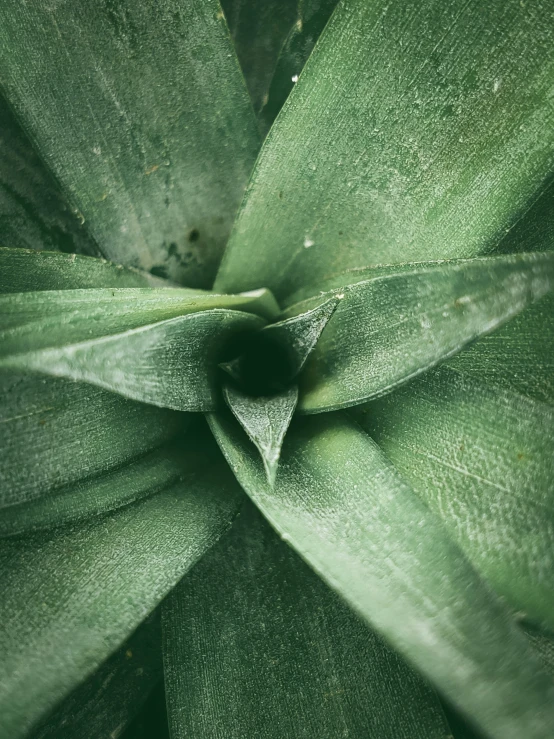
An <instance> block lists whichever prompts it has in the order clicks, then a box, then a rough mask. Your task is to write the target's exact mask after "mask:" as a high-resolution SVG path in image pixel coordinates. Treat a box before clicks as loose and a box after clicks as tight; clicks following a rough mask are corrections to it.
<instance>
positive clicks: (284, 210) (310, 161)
mask: <svg viewBox="0 0 554 739" xmlns="http://www.w3.org/2000/svg"><path fill="white" fill-rule="evenodd" d="M553 42H554V11H553V8H552V4H551V2H550V0H536V1H535V2H533V3H525V2H523V3H522V2H520V0H491V1H490V2H488V3H486V4H483V3H481V2H479V1H478V0H469V1H468V2H466V3H464V4H463V5H460V3H459V2H458V0H442V2H437V1H436V0H408V2H406V0H393V1H392V2H390V0H375V1H374V2H369V3H368V2H367V0H344V1H343V2H341V3H340V4H339V5H338V6H337V8H336V10H335V12H334V14H333V16H332V17H331V20H330V22H329V24H328V25H327V27H326V29H325V31H324V33H323V34H322V36H321V38H320V40H319V42H318V43H317V45H316V47H315V49H314V51H313V53H312V55H311V56H310V59H309V60H308V62H307V64H306V66H305V68H304V71H303V73H302V75H301V78H300V80H299V82H298V84H297V85H296V86H295V89H294V90H293V92H292V93H291V96H290V98H289V100H288V102H287V106H286V109H285V110H283V111H282V114H281V115H280V116H279V118H278V120H277V121H276V123H275V126H274V127H273V129H272V131H271V135H270V136H269V137H268V139H267V141H266V144H265V146H264V148H263V150H262V153H261V155H260V158H259V160H258V163H257V165H256V169H255V171H254V175H253V179H252V180H251V183H250V186H249V189H248V192H247V196H246V199H245V201H244V203H243V205H242V208H241V212H240V215H239V218H238V221H237V223H236V226H235V228H234V230H233V236H232V238H231V241H230V244H229V248H228V250H227V252H226V255H225V260H224V262H223V264H222V268H221V271H220V273H219V275H218V279H217V282H216V285H217V289H218V290H230V291H234V292H236V291H239V290H245V289H248V288H252V287H259V286H261V285H263V286H265V287H268V288H270V289H271V290H273V292H274V293H275V295H276V297H277V299H278V300H281V299H282V298H284V297H285V296H287V295H288V294H290V293H292V292H294V291H296V290H297V289H299V288H300V287H302V286H304V285H306V284H308V283H312V284H317V283H318V281H319V280H320V279H321V278H324V277H326V276H327V275H329V274H333V273H335V272H339V271H341V270H344V269H348V268H351V267H358V266H362V265H370V264H387V263H392V262H399V261H402V262H406V261H418V260H431V259H441V258H451V257H456V258H458V257H470V256H474V255H477V254H480V253H481V254H482V253H485V252H487V251H490V250H492V249H493V248H494V247H495V245H496V244H497V243H498V242H499V241H500V240H501V238H502V236H503V235H505V232H506V229H509V228H510V227H511V226H513V225H514V224H515V223H516V222H517V220H518V219H519V218H520V216H521V215H522V213H523V212H525V211H526V210H527V208H528V207H529V206H530V205H531V204H532V203H533V202H534V201H535V199H536V197H537V196H538V194H539V193H540V192H541V191H542V189H543V186H544V184H545V180H546V178H547V177H549V176H550V174H551V172H552V169H553V166H554V147H553V141H554V109H553V107H552V105H551V96H552V90H553V84H554V83H553V81H554V54H553V53H552V48H553Z"/></svg>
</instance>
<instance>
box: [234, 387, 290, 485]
mask: <svg viewBox="0 0 554 739" xmlns="http://www.w3.org/2000/svg"><path fill="white" fill-rule="evenodd" d="M223 397H224V398H225V402H226V403H227V405H228V406H229V408H230V409H231V411H232V413H233V415H234V417H235V418H236V419H237V421H238V422H239V423H240V425H241V426H242V427H243V429H244V430H245V431H246V433H247V434H248V438H249V439H250V441H251V442H252V443H253V444H254V445H255V446H256V448H257V450H258V451H259V452H260V454H261V457H262V460H263V463H264V468H265V472H266V475H267V479H268V482H269V484H270V485H273V483H274V482H275V475H276V474H277V465H278V464H279V455H280V454H281V446H282V444H283V439H284V438H285V434H286V433H287V429H288V427H289V424H290V422H291V419H292V415H293V413H294V409H295V408H296V404H297V402H298V388H297V387H296V385H293V386H292V387H289V388H288V389H287V390H282V391H281V392H280V393H277V394H276V395H271V396H263V395H262V396H258V397H252V396H250V395H246V394H245V393H243V392H242V391H241V390H239V389H238V388H236V387H233V386H232V385H230V384H225V385H224V387H223Z"/></svg>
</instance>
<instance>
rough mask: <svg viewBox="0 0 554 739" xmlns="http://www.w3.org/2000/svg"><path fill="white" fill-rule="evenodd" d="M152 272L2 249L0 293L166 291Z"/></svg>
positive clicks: (101, 261)
mask: <svg viewBox="0 0 554 739" xmlns="http://www.w3.org/2000/svg"><path fill="white" fill-rule="evenodd" d="M170 284H171V283H168V282H167V281H166V280H162V279H160V278H159V277H154V276H153V275H150V274H148V272H141V271H140V270H138V269H132V268H129V267H122V266H121V265H116V264H112V263H111V262H107V261H106V260H105V259H94V258H92V257H84V256H80V255H78V254H59V253H57V252H52V251H29V250H27V249H7V248H3V247H0V293H21V292H31V291H34V290H75V289H78V288H80V289H87V288H88V289H90V288H94V287H117V288H122V287H163V286H164V285H165V286H168V285H170Z"/></svg>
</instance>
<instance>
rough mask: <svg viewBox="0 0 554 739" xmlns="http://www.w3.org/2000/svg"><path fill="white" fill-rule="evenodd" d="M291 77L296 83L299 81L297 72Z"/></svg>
mask: <svg viewBox="0 0 554 739" xmlns="http://www.w3.org/2000/svg"><path fill="white" fill-rule="evenodd" d="M291 79H292V81H293V82H294V84H296V83H297V82H298V75H297V74H295V75H294V76H293V77H291Z"/></svg>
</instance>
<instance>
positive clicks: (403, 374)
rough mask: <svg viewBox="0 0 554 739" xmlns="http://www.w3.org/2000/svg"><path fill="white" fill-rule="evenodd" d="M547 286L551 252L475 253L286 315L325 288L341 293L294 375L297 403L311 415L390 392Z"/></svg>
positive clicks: (371, 282)
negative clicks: (300, 369)
mask: <svg viewBox="0 0 554 739" xmlns="http://www.w3.org/2000/svg"><path fill="white" fill-rule="evenodd" d="M349 276H350V278H351V279H352V276H353V275H352V273H349ZM345 279H346V275H345ZM553 285H554V253H552V252H550V253H548V252H547V253H545V254H542V253H538V254H521V255H516V256H506V257H504V256H499V257H482V258H476V259H471V260H459V261H454V262H447V263H427V264H419V265H414V270H413V271H412V272H410V271H404V270H402V271H399V272H397V273H396V274H394V273H393V274H389V275H384V276H382V277H376V278H374V279H368V280H365V281H363V282H358V283H357V284H354V285H346V286H344V287H343V288H339V291H334V292H333V293H331V292H328V293H324V294H323V295H320V296H318V297H315V298H311V299H309V300H307V301H303V302H302V303H299V304H297V305H294V306H291V307H290V308H289V309H288V310H287V311H286V313H285V315H291V314H296V313H299V312H301V311H302V312H304V311H305V310H306V309H307V308H311V307H312V306H313V305H314V304H317V303H319V302H321V301H322V300H324V299H325V298H328V297H329V296H330V295H332V294H334V295H336V296H338V297H340V298H341V299H340V301H339V305H338V307H337V310H336V311H335V313H334V315H333V317H332V319H331V320H330V322H329V325H328V327H327V329H326V331H325V332H324V334H323V336H322V337H321V339H320V341H319V342H318V344H317V346H316V347H315V349H314V351H313V352H312V353H311V355H310V357H309V359H308V362H307V364H306V367H305V369H304V372H303V374H302V376H301V379H300V391H301V397H300V402H299V408H300V409H301V410H302V411H304V412H308V413H310V412H311V413H313V412H318V411H322V410H329V409H334V408H340V407H344V406H348V405H357V404H359V403H361V402H363V401H364V400H366V399H368V398H371V397H376V396H379V395H383V394H385V393H387V392H390V391H391V390H392V389H393V388H395V387H396V386H397V385H400V384H402V383H404V382H406V381H407V380H410V379H411V378H413V377H415V376H417V375H419V374H421V373H422V372H425V371H426V370H427V369H429V368H430V367H432V366H433V365H436V364H437V363H438V362H440V361H442V360H444V359H446V358H448V357H450V356H452V355H454V354H456V353H457V352H459V351H460V350H461V349H463V348H464V347H465V346H466V345H467V344H469V343H470V342H472V341H474V340H475V339H476V338H477V337H479V336H480V335H481V334H483V333H488V332H490V331H493V330H494V329H495V328H497V327H498V326H499V325H501V324H503V323H505V322H506V321H507V320H509V319H510V318H512V317H513V316H514V315H516V314H517V313H519V312H520V311H522V310H523V309H524V308H525V307H526V306H527V305H528V304H529V303H531V302H533V301H536V300H538V299H539V298H541V297H543V296H544V295H545V294H546V293H547V292H548V291H549V290H551V289H552V286H553Z"/></svg>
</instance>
